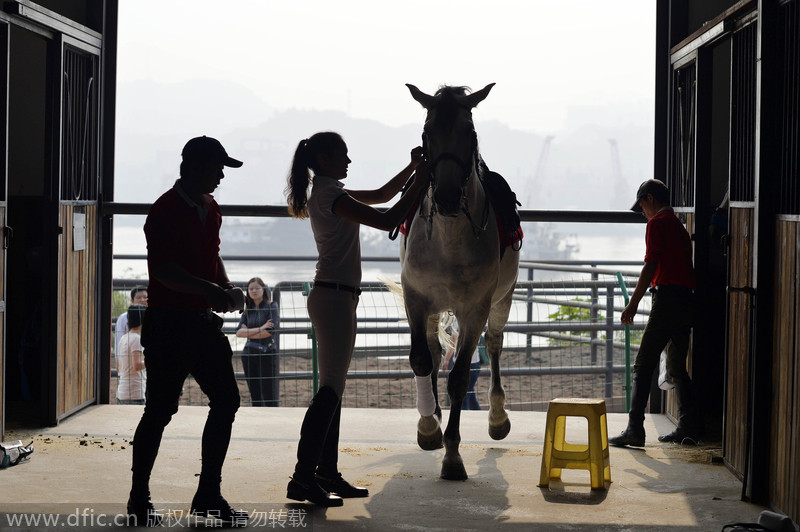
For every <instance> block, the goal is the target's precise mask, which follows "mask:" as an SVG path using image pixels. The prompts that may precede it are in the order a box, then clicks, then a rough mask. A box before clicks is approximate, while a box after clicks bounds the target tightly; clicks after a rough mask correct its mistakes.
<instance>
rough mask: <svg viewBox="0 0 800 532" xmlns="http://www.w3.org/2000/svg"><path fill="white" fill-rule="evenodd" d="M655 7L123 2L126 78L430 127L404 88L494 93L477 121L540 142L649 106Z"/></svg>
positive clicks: (560, 2)
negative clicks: (240, 89)
mask: <svg viewBox="0 0 800 532" xmlns="http://www.w3.org/2000/svg"><path fill="white" fill-rule="evenodd" d="M655 4H656V2H655V0H609V1H604V2H599V1H597V0H547V1H545V0H459V1H438V0H390V1H384V0H336V1H333V0H327V1H322V0H298V1H294V0H283V1H280V2H279V1H273V0H224V1H222V0H213V1H212V0H135V1H134V0H123V1H122V2H120V6H119V57H118V80H119V82H120V83H125V82H130V81H136V80H143V79H152V80H156V81H159V82H162V83H169V82H179V81H186V80H195V79H196V80H202V79H227V80H231V81H234V82H237V83H240V84H242V85H244V86H246V87H247V88H248V89H250V90H252V91H254V92H255V93H256V94H258V95H259V96H260V97H262V98H263V99H264V101H265V102H266V103H267V104H268V105H270V106H271V107H274V108H277V109H288V108H299V109H334V110H340V111H345V112H347V113H349V114H350V115H352V116H354V117H359V118H371V119H374V120H378V121H380V122H383V123H386V124H390V125H401V124H407V123H415V122H418V121H419V120H420V119H421V117H422V114H421V110H420V108H419V106H418V104H417V103H416V102H414V101H413V100H411V97H410V95H409V93H408V90H407V89H406V88H405V86H404V84H405V83H413V84H415V85H417V86H418V87H419V88H420V89H422V90H423V91H425V92H428V93H433V92H434V91H435V90H436V88H437V87H438V86H439V85H441V84H445V83H446V84H454V85H469V86H471V87H472V88H473V89H475V90H477V89H479V88H482V87H483V86H484V85H486V84H487V83H491V82H496V83H497V86H496V87H495V88H494V89H493V90H492V98H491V105H488V104H487V105H484V106H482V107H479V108H478V109H477V110H476V111H475V113H476V118H477V117H479V118H480V119H483V120H490V119H497V120H500V121H502V122H504V123H506V124H508V125H510V126H512V127H513V128H516V129H522V130H527V131H537V132H543V133H544V132H551V131H557V130H560V129H563V128H564V127H565V121H566V118H567V109H568V107H570V106H575V105H581V106H586V105H589V106H597V107H599V108H603V107H604V106H611V105H614V106H618V105H619V104H628V103H631V104H636V105H639V104H641V103H643V102H644V103H645V106H644V108H645V109H649V108H650V107H648V106H647V102H652V100H653V95H654V67H653V64H654V63H653V61H654V53H655V52H654V50H655ZM210 105H213V102H210ZM643 119H644V120H645V121H647V122H650V121H652V117H651V116H647V117H643Z"/></svg>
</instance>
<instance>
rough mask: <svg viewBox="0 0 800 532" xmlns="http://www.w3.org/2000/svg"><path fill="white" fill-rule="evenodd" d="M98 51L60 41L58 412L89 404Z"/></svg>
mask: <svg viewBox="0 0 800 532" xmlns="http://www.w3.org/2000/svg"><path fill="white" fill-rule="evenodd" d="M99 53H100V50H99V49H94V48H93V47H91V46H90V45H87V44H85V43H82V42H80V41H77V40H74V39H71V38H68V37H66V36H64V37H63V40H62V45H61V64H62V68H61V72H62V76H61V155H60V160H61V176H60V177H61V179H60V202H59V212H58V216H59V227H61V229H62V231H61V237H60V239H59V249H58V257H59V260H58V262H59V265H58V268H59V279H62V280H63V282H61V283H60V285H59V287H58V309H59V319H58V332H57V339H58V340H57V342H58V345H57V359H58V367H57V379H58V387H57V390H58V393H57V397H56V401H57V404H56V412H57V417H58V418H59V419H60V418H62V417H64V416H66V415H69V414H70V413H72V412H74V411H75V410H76V409H80V408H82V407H83V406H86V405H88V404H91V403H93V402H94V401H95V392H96V386H95V379H96V371H95V369H96V368H95V364H96V357H95V356H94V355H95V353H96V351H97V330H96V323H97V320H96V311H97V310H96V309H97V302H98V301H99V299H100V298H99V294H98V286H97V277H96V267H95V266H96V264H97V228H98V223H97V222H98V201H97V199H98V179H99V171H98V164H99V141H100V139H99V138H98V136H99V135H98V131H99V108H98V102H99V98H98V91H99V64H100V61H99Z"/></svg>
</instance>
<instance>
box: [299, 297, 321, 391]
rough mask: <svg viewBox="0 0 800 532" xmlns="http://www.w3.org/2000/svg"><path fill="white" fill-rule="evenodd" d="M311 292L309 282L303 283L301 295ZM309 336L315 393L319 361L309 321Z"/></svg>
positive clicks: (312, 324) (315, 340) (312, 329)
mask: <svg viewBox="0 0 800 532" xmlns="http://www.w3.org/2000/svg"><path fill="white" fill-rule="evenodd" d="M310 293H311V283H309V282H305V283H303V295H304V296H306V297H308V294H310ZM308 337H309V338H311V382H312V392H313V395H317V391H319V361H318V360H317V330H316V329H315V328H314V323H313V322H312V323H311V333H310V334H309V335H308Z"/></svg>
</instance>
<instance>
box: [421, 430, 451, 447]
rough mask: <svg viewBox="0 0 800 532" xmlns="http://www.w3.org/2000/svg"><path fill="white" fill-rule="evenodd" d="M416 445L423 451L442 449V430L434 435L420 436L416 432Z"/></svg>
mask: <svg viewBox="0 0 800 532" xmlns="http://www.w3.org/2000/svg"><path fill="white" fill-rule="evenodd" d="M417 444H418V445H419V448H420V449H422V450H423V451H435V450H436V449H441V448H442V447H444V444H443V443H442V429H439V430H437V431H436V432H435V433H434V434H422V433H421V432H417Z"/></svg>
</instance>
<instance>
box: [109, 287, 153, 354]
mask: <svg viewBox="0 0 800 532" xmlns="http://www.w3.org/2000/svg"><path fill="white" fill-rule="evenodd" d="M131 305H141V306H144V307H146V306H147V287H146V286H134V287H133V289H132V290H131ZM128 327H129V325H128V313H127V312H123V313H122V314H120V315H119V317H118V318H117V324H116V325H115V326H114V356H115V357H116V356H117V353H119V341H120V339H121V338H122V337H123V336H124V335H125V333H126V332H128Z"/></svg>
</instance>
